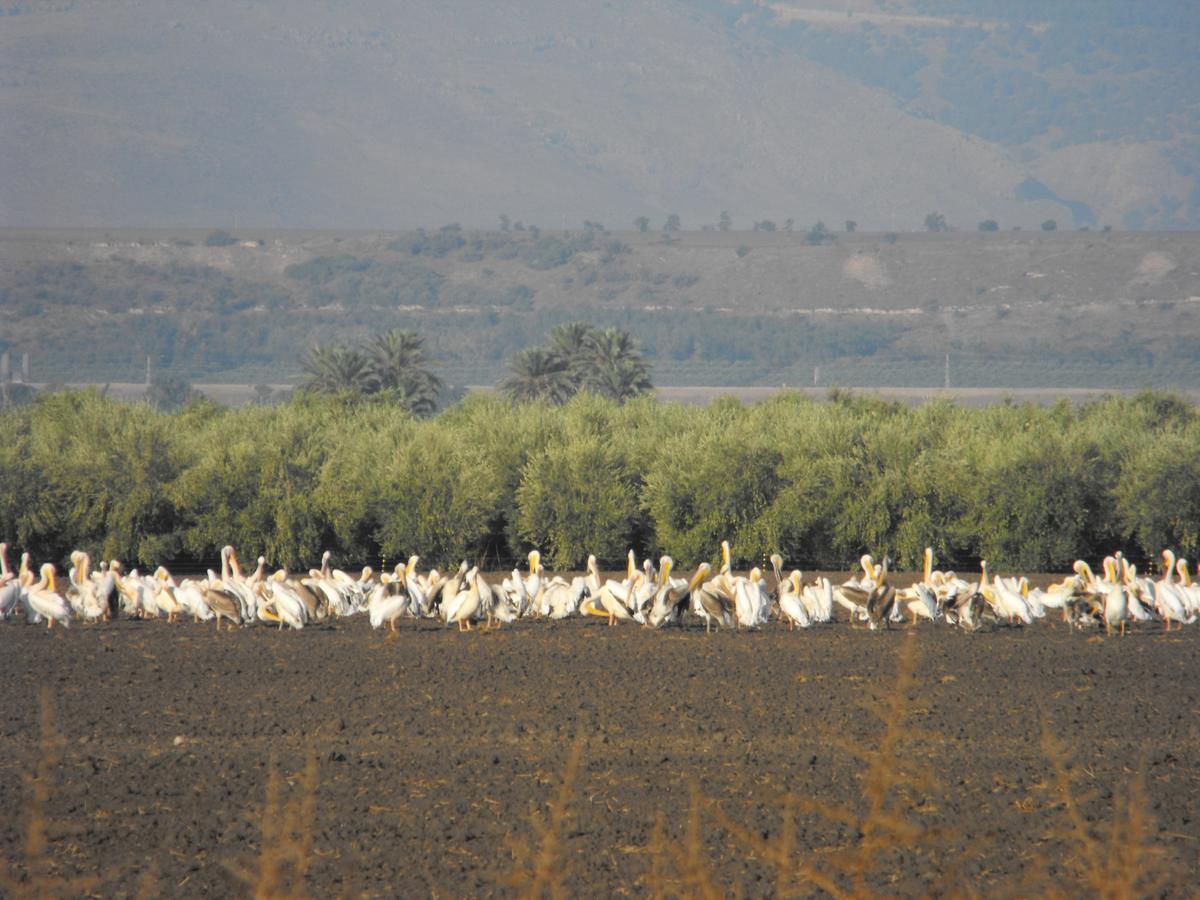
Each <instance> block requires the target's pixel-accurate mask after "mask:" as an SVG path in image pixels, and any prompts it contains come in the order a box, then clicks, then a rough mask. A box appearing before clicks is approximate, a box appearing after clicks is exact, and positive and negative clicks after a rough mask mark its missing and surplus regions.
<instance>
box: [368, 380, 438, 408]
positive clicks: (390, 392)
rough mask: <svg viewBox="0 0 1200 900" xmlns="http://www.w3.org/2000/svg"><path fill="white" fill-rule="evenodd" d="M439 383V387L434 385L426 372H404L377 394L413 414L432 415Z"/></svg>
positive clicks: (436, 401) (435, 406) (435, 405)
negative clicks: (392, 383) (393, 382)
mask: <svg viewBox="0 0 1200 900" xmlns="http://www.w3.org/2000/svg"><path fill="white" fill-rule="evenodd" d="M434 381H437V379H434ZM440 384H441V382H440V381H438V385H439V387H434V385H433V382H432V381H431V380H430V376H429V373H428V372H422V371H418V372H405V373H402V374H401V375H400V376H399V378H398V379H397V381H396V383H395V384H394V385H392V386H391V387H386V388H383V389H382V390H381V391H380V392H379V396H384V397H389V398H390V399H391V400H392V401H393V402H395V403H397V404H398V405H399V406H401V407H403V408H404V409H406V410H408V411H409V412H410V413H412V414H413V415H414V416H432V415H433V414H434V413H435V412H437V403H438V394H439V393H440Z"/></svg>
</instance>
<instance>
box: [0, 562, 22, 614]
mask: <svg viewBox="0 0 1200 900" xmlns="http://www.w3.org/2000/svg"><path fill="white" fill-rule="evenodd" d="M24 592H25V588H24V586H23V585H22V584H21V582H20V581H19V580H17V577H16V576H15V575H14V574H13V573H12V572H11V571H10V570H9V568H8V544H3V543H0V621H3V620H4V619H7V618H8V617H9V616H11V615H13V614H14V613H15V612H16V611H17V607H18V606H20V605H21V597H22V595H23V594H24Z"/></svg>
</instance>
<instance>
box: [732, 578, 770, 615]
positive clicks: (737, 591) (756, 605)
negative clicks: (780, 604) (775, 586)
mask: <svg viewBox="0 0 1200 900" xmlns="http://www.w3.org/2000/svg"><path fill="white" fill-rule="evenodd" d="M733 605H734V610H735V612H736V614H737V621H738V624H739V625H740V626H741V627H743V628H757V627H758V626H759V625H762V624H763V623H765V622H766V621H767V613H768V612H769V610H770V601H769V598H768V597H767V586H766V583H765V582H764V581H763V577H762V569H760V568H758V566H755V567H754V568H753V569H751V570H750V574H749V575H747V576H746V577H745V578H741V577H739V578H735V579H733Z"/></svg>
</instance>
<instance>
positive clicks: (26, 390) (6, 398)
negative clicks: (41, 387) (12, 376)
mask: <svg viewBox="0 0 1200 900" xmlns="http://www.w3.org/2000/svg"><path fill="white" fill-rule="evenodd" d="M36 396H37V389H36V388H34V387H33V386H32V385H28V384H22V383H21V382H19V381H0V409H7V408H9V407H13V406H27V405H28V404H30V403H32V402H33V400H34V398H35V397H36Z"/></svg>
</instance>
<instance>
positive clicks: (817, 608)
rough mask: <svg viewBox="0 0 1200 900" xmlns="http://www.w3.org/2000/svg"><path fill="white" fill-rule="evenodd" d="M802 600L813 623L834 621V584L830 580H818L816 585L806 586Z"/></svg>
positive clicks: (801, 596) (802, 593) (802, 592)
mask: <svg viewBox="0 0 1200 900" xmlns="http://www.w3.org/2000/svg"><path fill="white" fill-rule="evenodd" d="M800 600H801V602H802V603H803V604H804V611H805V612H806V613H808V618H809V619H810V620H811V621H812V622H814V623H815V622H832V621H833V582H831V581H830V580H829V579H828V578H824V577H822V578H818V579H817V582H816V584H806V585H804V588H803V590H802V591H801V593H800Z"/></svg>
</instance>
